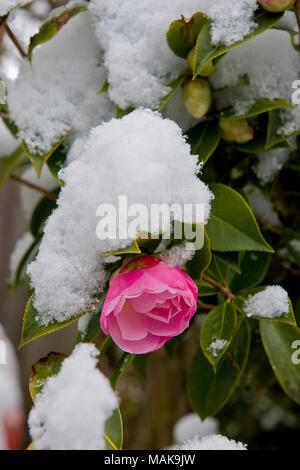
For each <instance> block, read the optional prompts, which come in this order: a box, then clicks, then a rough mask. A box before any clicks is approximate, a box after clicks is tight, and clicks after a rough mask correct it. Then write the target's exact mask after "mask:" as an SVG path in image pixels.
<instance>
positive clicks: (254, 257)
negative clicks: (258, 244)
mask: <svg viewBox="0 0 300 470" xmlns="http://www.w3.org/2000/svg"><path fill="white" fill-rule="evenodd" d="M270 261H271V254H270V253H264V252H259V251H255V252H254V251H250V252H246V253H242V254H241V265H240V267H241V273H240V274H238V273H236V274H234V276H233V277H232V279H231V282H230V289H231V290H232V291H233V292H234V293H236V292H240V291H242V290H243V289H246V288H249V287H254V286H256V285H257V284H260V283H261V282H262V281H263V280H264V277H265V275H266V273H267V270H268V268H269V264H270Z"/></svg>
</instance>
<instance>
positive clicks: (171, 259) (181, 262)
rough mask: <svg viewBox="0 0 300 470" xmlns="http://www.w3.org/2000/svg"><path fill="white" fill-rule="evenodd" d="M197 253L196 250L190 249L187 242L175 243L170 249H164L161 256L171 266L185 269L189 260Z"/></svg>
mask: <svg viewBox="0 0 300 470" xmlns="http://www.w3.org/2000/svg"><path fill="white" fill-rule="evenodd" d="M194 254H195V250H191V249H189V247H188V246H187V244H186V243H181V244H180V245H174V246H172V248H170V249H169V250H168V251H164V252H163V253H162V254H161V255H160V257H161V259H162V260H164V261H165V262H166V263H167V264H169V265H170V266H177V267H178V268H179V269H183V268H184V267H185V265H186V263H187V262H188V261H190V260H191V259H192V258H193V256H194Z"/></svg>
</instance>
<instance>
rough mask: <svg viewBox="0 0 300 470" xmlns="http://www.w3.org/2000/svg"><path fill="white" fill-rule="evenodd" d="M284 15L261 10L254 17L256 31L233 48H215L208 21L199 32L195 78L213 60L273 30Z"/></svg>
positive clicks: (233, 45) (232, 46)
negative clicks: (270, 29)
mask: <svg viewBox="0 0 300 470" xmlns="http://www.w3.org/2000/svg"><path fill="white" fill-rule="evenodd" d="M282 15H283V14H282V13H269V12H267V11H265V10H261V9H259V10H258V11H257V13H256V14H255V15H254V22H255V23H256V24H257V27H256V28H255V29H254V31H253V32H252V33H251V34H249V35H247V36H245V37H244V39H243V40H241V41H238V42H236V43H235V44H232V45H231V46H226V45H220V46H215V45H213V44H212V43H211V35H210V31H211V20H209V19H207V20H206V23H205V24H204V25H203V27H202V28H201V30H200V32H199V35H198V38H197V42H196V52H195V56H196V59H195V68H194V78H195V77H196V76H197V75H198V74H199V71H200V69H201V68H202V67H203V66H204V65H206V64H208V63H209V62H211V61H213V60H216V59H220V58H221V57H222V56H223V55H224V54H226V53H227V52H229V51H231V50H232V49H235V48H236V47H239V46H241V45H242V44H244V43H245V42H247V41H249V40H250V39H252V38H254V37H255V36H258V35H259V34H261V33H263V32H264V31H266V30H267V29H269V28H271V27H272V26H274V25H275V24H276V23H278V21H279V20H280V19H281V18H282Z"/></svg>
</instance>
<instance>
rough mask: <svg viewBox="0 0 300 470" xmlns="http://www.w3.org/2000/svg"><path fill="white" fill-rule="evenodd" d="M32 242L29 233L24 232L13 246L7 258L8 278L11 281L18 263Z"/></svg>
mask: <svg viewBox="0 0 300 470" xmlns="http://www.w3.org/2000/svg"><path fill="white" fill-rule="evenodd" d="M32 242H33V236H32V235H31V233H30V232H25V233H24V234H23V235H22V236H21V237H20V238H19V239H18V240H17V241H16V244H15V247H14V249H13V251H12V252H11V255H10V258H9V271H10V278H11V279H13V278H14V276H15V274H16V271H17V268H18V266H19V263H20V261H21V259H22V258H23V255H24V254H25V252H26V251H27V250H28V248H29V247H30V245H31V243H32Z"/></svg>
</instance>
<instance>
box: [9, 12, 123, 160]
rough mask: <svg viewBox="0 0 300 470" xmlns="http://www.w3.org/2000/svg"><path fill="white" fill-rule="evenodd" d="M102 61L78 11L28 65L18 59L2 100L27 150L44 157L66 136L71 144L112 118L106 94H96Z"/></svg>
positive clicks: (87, 19)
mask: <svg viewBox="0 0 300 470" xmlns="http://www.w3.org/2000/svg"><path fill="white" fill-rule="evenodd" d="M101 56H102V53H101V50H100V48H99V46H98V44H97V42H96V39H95V36H94V33H93V31H92V28H91V18H90V14H89V13H88V12H82V13H79V14H78V15H76V16H75V17H73V18H72V19H71V20H70V21H69V22H68V23H67V24H66V25H65V26H64V27H63V28H62V29H61V30H60V31H59V33H57V34H56V36H55V37H54V38H52V39H51V40H50V41H48V42H47V43H45V44H43V45H42V46H40V47H37V48H35V49H34V52H33V57H32V66H31V64H30V63H29V61H28V60H27V59H23V61H22V65H21V68H20V73H19V75H18V78H17V79H16V80H15V81H14V82H9V83H8V97H7V101H8V105H9V108H10V113H11V117H12V119H14V120H15V122H16V124H17V126H18V128H19V139H21V140H25V142H26V144H27V146H28V148H29V150H30V151H32V152H35V153H36V152H39V153H47V152H48V151H49V150H50V149H51V148H52V146H53V145H54V144H55V143H56V142H57V141H58V140H59V139H60V138H61V137H62V136H63V135H65V134H66V133H67V132H69V131H71V137H70V138H71V140H72V139H74V138H75V137H76V136H77V135H81V134H85V133H88V132H89V130H90V128H91V127H92V126H95V125H97V124H99V123H101V122H102V121H103V120H108V119H110V117H111V116H112V115H113V112H114V107H113V105H112V103H110V101H109V99H108V97H107V94H106V93H104V94H101V95H98V94H97V91H98V90H99V88H100V87H101V84H102V83H103V82H104V80H105V78H106V76H105V70H104V67H103V66H102V65H99V64H101V60H102V59H101Z"/></svg>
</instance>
